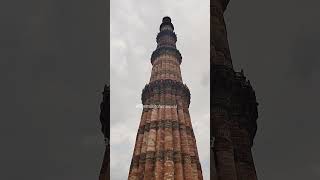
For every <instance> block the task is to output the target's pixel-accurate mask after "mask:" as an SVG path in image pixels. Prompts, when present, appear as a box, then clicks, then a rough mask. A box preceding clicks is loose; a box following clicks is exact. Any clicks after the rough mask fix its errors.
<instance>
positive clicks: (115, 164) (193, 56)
mask: <svg viewBox="0 0 320 180" xmlns="http://www.w3.org/2000/svg"><path fill="white" fill-rule="evenodd" d="M209 13H210V12H209V0H201V1H190V0H181V1H171V0H165V1H156V0H151V1H150V0H141V1H131V0H112V1H111V18H110V20H111V24H110V25H111V29H110V30H111V34H110V35H111V36H110V37H111V41H110V44H111V49H110V50H111V63H110V67H111V69H110V70H111V76H110V82H111V104H112V105H111V137H110V139H111V150H110V151H111V179H114V180H123V179H126V178H127V176H128V172H129V166H130V163H131V158H132V154H133V149H134V143H135V139H136V134H137V131H138V126H139V123H140V116H141V113H142V109H139V108H136V105H138V104H141V92H142V89H143V88H144V86H145V85H146V84H147V83H148V82H149V79H150V76H151V68H152V65H151V63H150V57H151V54H152V52H153V51H154V50H155V48H156V45H157V44H156V36H157V33H158V32H159V26H160V24H161V22H162V18H163V17H164V16H170V17H171V19H172V23H173V25H174V26H175V32H176V33H177V37H178V41H177V48H178V49H179V50H180V52H181V54H182V58H183V60H182V64H181V71H182V78H183V81H184V83H186V84H187V86H188V87H189V89H190V92H191V104H190V115H191V120H192V123H193V128H194V132H195V136H196V140H197V145H198V150H199V156H200V161H201V164H202V169H203V174H204V177H205V179H209V173H210V172H209V168H210V166H209V164H210V163H209V157H210V156H209V154H210V152H209V150H210V149H209V148H210V141H209V140H210V130H209V128H210V126H209V124H210V119H209V118H210V89H209V87H210V86H209V80H210V79H209V78H210V77H209V75H210V66H209V62H210V61H209V58H210V57H209V52H210V50H209V39H210V33H209V30H210V25H209V23H210V22H209V18H210V17H209Z"/></svg>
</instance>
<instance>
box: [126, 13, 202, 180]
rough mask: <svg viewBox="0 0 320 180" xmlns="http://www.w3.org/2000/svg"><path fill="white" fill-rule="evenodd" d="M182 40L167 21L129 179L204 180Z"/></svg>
mask: <svg viewBox="0 0 320 180" xmlns="http://www.w3.org/2000/svg"><path fill="white" fill-rule="evenodd" d="M176 41H177V36H176V34H175V32H174V26H173V25H172V23H171V19H170V18H169V17H164V18H163V20H162V24H161V25H160V32H159V33H158V35H157V48H156V50H155V51H154V52H153V53H152V56H151V63H152V66H153V67H152V73H151V77H150V82H149V84H147V85H146V86H145V88H144V89H143V91H142V104H143V105H144V108H143V112H142V115H141V121H140V125H139V130H138V133H137V137H136V143H135V148H134V152H133V157H132V161H131V166H130V171H129V177H128V179H129V180H141V179H144V180H164V179H165V180H173V179H175V180H202V179H203V177H202V171H201V166H200V161H199V156H198V150H197V146H196V140H195V136H194V132H193V129H192V123H191V119H190V114H189V104H190V92H189V89H188V88H187V86H186V85H184V84H183V82H182V77H181V71H180V64H181V61H182V57H181V54H180V52H179V51H178V50H177V49H176Z"/></svg>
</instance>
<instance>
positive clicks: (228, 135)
mask: <svg viewBox="0 0 320 180" xmlns="http://www.w3.org/2000/svg"><path fill="white" fill-rule="evenodd" d="M210 3H211V4H210V14H211V18H210V36H211V37H210V41H211V42H210V49H211V51H210V53H211V54H210V66H211V67H210V68H211V79H210V81H211V82H210V91H211V100H210V107H211V116H210V118H211V120H210V121H211V123H210V130H211V132H210V134H211V140H212V142H211V151H210V152H211V153H210V156H211V163H210V169H211V177H210V179H213V180H257V175H256V171H255V167H254V162H253V158H252V153H251V147H252V145H253V139H254V137H255V134H256V130H257V123H256V120H257V117H258V112H257V105H258V103H257V102H256V96H255V92H254V90H253V88H252V86H251V84H250V81H248V80H246V77H245V76H244V73H243V71H242V70H241V72H235V71H234V70H233V65H232V60H231V55H230V50H229V45H228V40H227V31H226V26H225V22H224V18H223V13H224V11H225V9H226V7H227V5H228V3H229V0H211V2H210Z"/></svg>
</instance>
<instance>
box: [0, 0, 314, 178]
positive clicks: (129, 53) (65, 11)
mask: <svg viewBox="0 0 320 180" xmlns="http://www.w3.org/2000/svg"><path fill="white" fill-rule="evenodd" d="M112 1H117V0H112ZM121 2H122V1H117V2H115V3H118V4H113V5H114V6H117V7H118V9H119V8H120V9H121V8H123V9H124V10H123V11H119V12H117V14H118V15H117V16H118V17H119V18H118V19H115V22H116V21H118V22H119V23H118V24H120V25H121V24H122V25H121V26H122V27H123V28H125V29H124V30H121V29H120V30H121V32H122V35H123V37H121V35H119V34H117V33H118V32H115V31H113V33H112V34H111V36H113V37H114V38H115V39H124V41H125V42H126V43H118V44H117V43H115V45H116V46H119V47H123V46H124V47H125V49H126V50H121V48H117V49H118V51H116V54H118V57H121V56H120V55H123V54H125V55H124V57H125V58H126V59H127V60H126V62H127V65H125V64H126V63H125V62H124V61H123V59H124V58H119V59H114V58H113V59H112V60H113V62H115V61H117V60H119V62H122V64H123V65H124V67H126V66H127V67H126V69H127V70H129V71H128V72H127V74H126V73H118V74H116V73H115V71H114V72H113V73H112V75H115V76H116V75H118V76H119V77H118V78H119V79H120V81H119V82H118V84H117V83H115V84H114V86H115V87H120V86H123V85H122V84H124V83H127V86H128V87H129V86H130V88H126V89H122V90H121V91H122V92H126V94H125V96H121V97H119V96H118V97H117V96H114V97H112V99H113V100H114V98H119V103H122V102H123V99H128V102H131V104H127V105H125V106H123V107H124V108H126V109H129V108H134V109H132V110H131V111H130V112H131V114H130V116H129V117H130V118H128V119H124V117H125V116H124V115H121V116H123V117H122V119H112V122H115V121H119V122H116V123H115V125H116V124H120V122H121V121H122V120H124V121H125V122H127V123H130V124H128V127H129V126H134V127H133V129H131V128H130V130H129V128H127V126H120V125H118V128H119V127H122V128H124V130H125V131H128V134H129V133H133V136H130V137H128V135H127V133H123V136H119V137H122V138H118V143H119V142H121V141H124V142H126V141H127V142H129V141H130V138H133V139H134V138H135V133H136V130H137V126H138V122H139V118H140V114H141V110H139V109H135V105H136V103H139V102H140V95H141V90H142V88H143V87H144V85H145V84H146V83H147V81H148V78H149V77H150V70H151V65H150V61H149V58H150V55H151V53H152V51H153V50H154V49H155V46H156V44H155V43H156V42H155V38H156V33H157V32H158V27H159V25H160V23H161V18H162V16H164V15H169V16H171V17H172V21H173V23H174V25H175V27H176V33H177V34H178V48H179V50H180V51H181V53H182V55H183V62H182V67H181V68H182V76H183V79H184V81H185V83H186V84H187V85H188V86H189V88H190V91H191V94H192V99H191V107H190V111H191V118H192V121H193V123H194V125H195V124H196V123H197V122H199V123H202V122H205V120H206V119H207V118H206V117H202V115H201V114H202V113H203V114H205V110H203V109H201V110H199V109H197V108H206V107H208V106H207V105H203V106H202V107H201V106H199V103H206V100H205V99H203V98H204V97H203V96H201V95H200V96H199V94H206V90H207V87H209V85H208V82H209V81H208V79H206V78H205V77H207V76H206V75H205V72H206V71H201V70H200V69H201V68H202V69H203V67H202V65H199V66H193V67H190V65H188V64H189V63H191V64H194V63H195V62H199V63H205V62H206V61H205V60H206V59H208V57H206V56H207V55H208V54H209V49H202V48H206V45H208V46H209V39H206V35H207V34H208V31H207V33H201V32H203V31H206V30H207V29H206V28H205V27H207V26H209V24H208V23H209V15H208V16H205V14H206V13H207V11H205V10H203V9H202V7H205V6H206V4H207V2H202V1H201V2H200V3H199V1H190V0H189V1H180V0H177V1H174V2H173V1H171V2H169V1H146V0H144V1H135V3H134V4H133V3H132V2H128V3H122V6H123V7H119V5H120V4H119V3H121ZM184 2H188V3H184ZM189 2H190V3H191V4H192V6H189V5H188V4H190V3H189ZM170 3H171V4H170ZM168 6H169V7H171V10H169V9H167V8H165V7H168ZM319 6H320V2H319V1H316V0H304V1H301V0H290V1H289V0H282V1H279V0H255V1H253V0H245V1H236V0H231V1H230V4H229V7H228V10H227V12H226V22H227V27H228V32H229V34H228V35H229V42H230V48H231V54H232V58H233V63H234V66H235V68H236V69H240V68H243V69H244V72H245V74H246V75H247V76H248V78H249V79H250V81H251V84H252V85H253V86H254V88H255V90H256V95H257V98H258V101H259V103H260V105H259V119H258V132H257V136H256V139H255V146H254V148H253V151H254V159H255V163H256V169H257V173H258V176H259V179H261V180H283V179H290V180H301V179H306V180H318V179H320V156H319V152H320V144H319V137H320V131H319V127H320V122H319V113H318V112H319V102H320V96H319V92H320V85H319V77H320V62H319V61H320V54H319V50H318V49H319V44H320V34H319V32H320V24H319V22H318V21H319V19H320V13H319ZM148 7H149V8H148ZM151 7H152V8H151ZM156 8H158V11H156V10H154V9H156ZM200 9H201V10H200ZM202 10H203V11H202ZM134 11H136V13H133V12H134ZM113 13H115V11H114V12H113ZM119 14H127V15H129V14H130V15H132V16H127V18H124V17H123V16H125V15H123V16H119ZM140 18H141V19H140ZM196 18H198V21H196V22H194V19H196ZM129 20H130V21H129ZM128 24H129V25H130V26H127V25H128ZM196 24H198V26H196ZM0 25H1V28H0V82H1V90H0V92H1V93H0V99H1V101H0V107H1V108H0V119H1V126H0V141H1V143H2V145H1V148H0V159H1V161H0V168H1V169H2V171H1V173H0V179H1V180H2V179H3V180H17V179H35V180H57V179H58V180H74V179H77V180H91V179H97V178H98V173H99V170H100V165H101V161H102V158H103V151H104V145H103V144H102V142H103V136H102V134H101V132H100V125H99V103H100V101H101V99H102V96H101V94H100V93H101V91H102V89H103V86H104V84H105V82H106V81H107V80H108V76H107V75H108V69H109V67H108V60H109V56H108V50H109V47H107V44H108V43H109V40H108V34H109V32H108V29H109V28H108V8H107V5H106V2H105V1H101V0H91V1H85V0H46V1H43V0H29V1H25V0H3V1H1V2H0ZM113 26H114V27H116V24H114V25H113ZM137 31H140V32H141V34H143V36H137V37H134V38H133V39H128V37H132V36H133V34H134V33H136V32H137ZM191 32H192V33H191ZM138 37H141V38H140V39H139V38H138ZM207 38H208V37H207ZM115 39H114V40H115ZM192 42H195V44H192ZM113 48H114V47H113ZM207 48H208V47H207ZM133 49H134V50H135V51H133ZM120 51H123V52H125V53H122V52H120ZM200 52H201V53H200ZM116 54H113V55H112V56H114V55H116ZM198 55H199V57H198ZM134 66H138V67H141V68H140V69H137V68H135V67H134ZM119 67H120V66H119ZM112 69H114V70H117V71H119V70H120V71H119V72H121V70H123V69H121V68H120V69H117V68H115V67H113V68H112ZM123 72H125V71H123ZM189 72H191V73H189ZM133 73H135V75H132V74H133ZM127 76H129V77H135V78H136V79H135V80H136V82H134V81H132V80H129V79H126V77H127ZM197 81H198V82H201V85H198V86H194V83H198V82H197ZM133 84H135V86H133ZM111 95H112V93H111ZM197 96H198V97H197ZM128 97H131V98H135V99H130V98H128ZM208 99H209V98H208ZM120 100H121V101H120ZM132 105H133V106H132ZM111 106H113V105H111ZM114 106H116V104H115V105H114ZM117 106H119V105H117ZM113 112H114V111H113ZM123 112H124V111H120V112H119V113H123ZM126 117H128V116H127V115H126ZM198 127H201V124H200V125H198ZM115 129H117V128H115ZM198 129H199V128H198ZM120 131H121V132H123V131H122V130H121V128H120V129H119V132H120ZM197 133H198V134H197V141H198V146H200V145H201V144H204V143H205V142H203V143H201V137H205V135H206V134H208V135H209V132H202V131H198V132H197ZM201 133H203V134H205V135H201ZM118 134H119V133H118ZM126 139H127V140H126ZM114 140H115V141H117V140H116V138H115V139H114ZM208 141H209V139H208ZM130 142H132V141H130ZM119 144H121V143H119ZM127 145H128V149H124V150H123V151H125V152H126V153H125V154H124V155H125V156H123V155H122V160H120V161H119V163H123V159H125V158H127V157H126V156H129V157H131V155H132V150H133V146H132V144H130V143H128V144H127ZM129 146H130V147H129ZM208 149H209V148H208ZM204 155H205V154H204V153H200V157H201V158H202V159H203V158H205V157H204ZM119 157H120V158H121V156H119ZM112 159H113V157H111V160H112ZM112 163H113V164H112V165H113V167H114V166H116V165H117V164H116V163H117V162H112ZM128 163H129V162H128ZM201 163H202V165H203V166H204V164H206V163H207V162H205V161H203V160H201ZM119 169H123V172H125V174H124V176H127V173H128V168H127V167H125V166H123V167H119ZM117 172H119V171H117ZM117 172H116V173H117ZM121 180H123V179H121Z"/></svg>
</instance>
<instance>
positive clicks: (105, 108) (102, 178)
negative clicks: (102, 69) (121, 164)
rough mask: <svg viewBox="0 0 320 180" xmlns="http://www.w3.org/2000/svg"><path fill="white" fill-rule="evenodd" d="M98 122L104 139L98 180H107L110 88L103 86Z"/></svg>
mask: <svg viewBox="0 0 320 180" xmlns="http://www.w3.org/2000/svg"><path fill="white" fill-rule="evenodd" d="M100 109H101V113H100V122H101V131H102V133H103V135H104V139H105V145H106V149H105V153H104V157H103V162H102V166H101V170H100V175H99V180H109V179H110V144H109V138H110V87H109V86H107V85H106V86H105V87H104V91H103V101H102V103H101V104H100Z"/></svg>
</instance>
